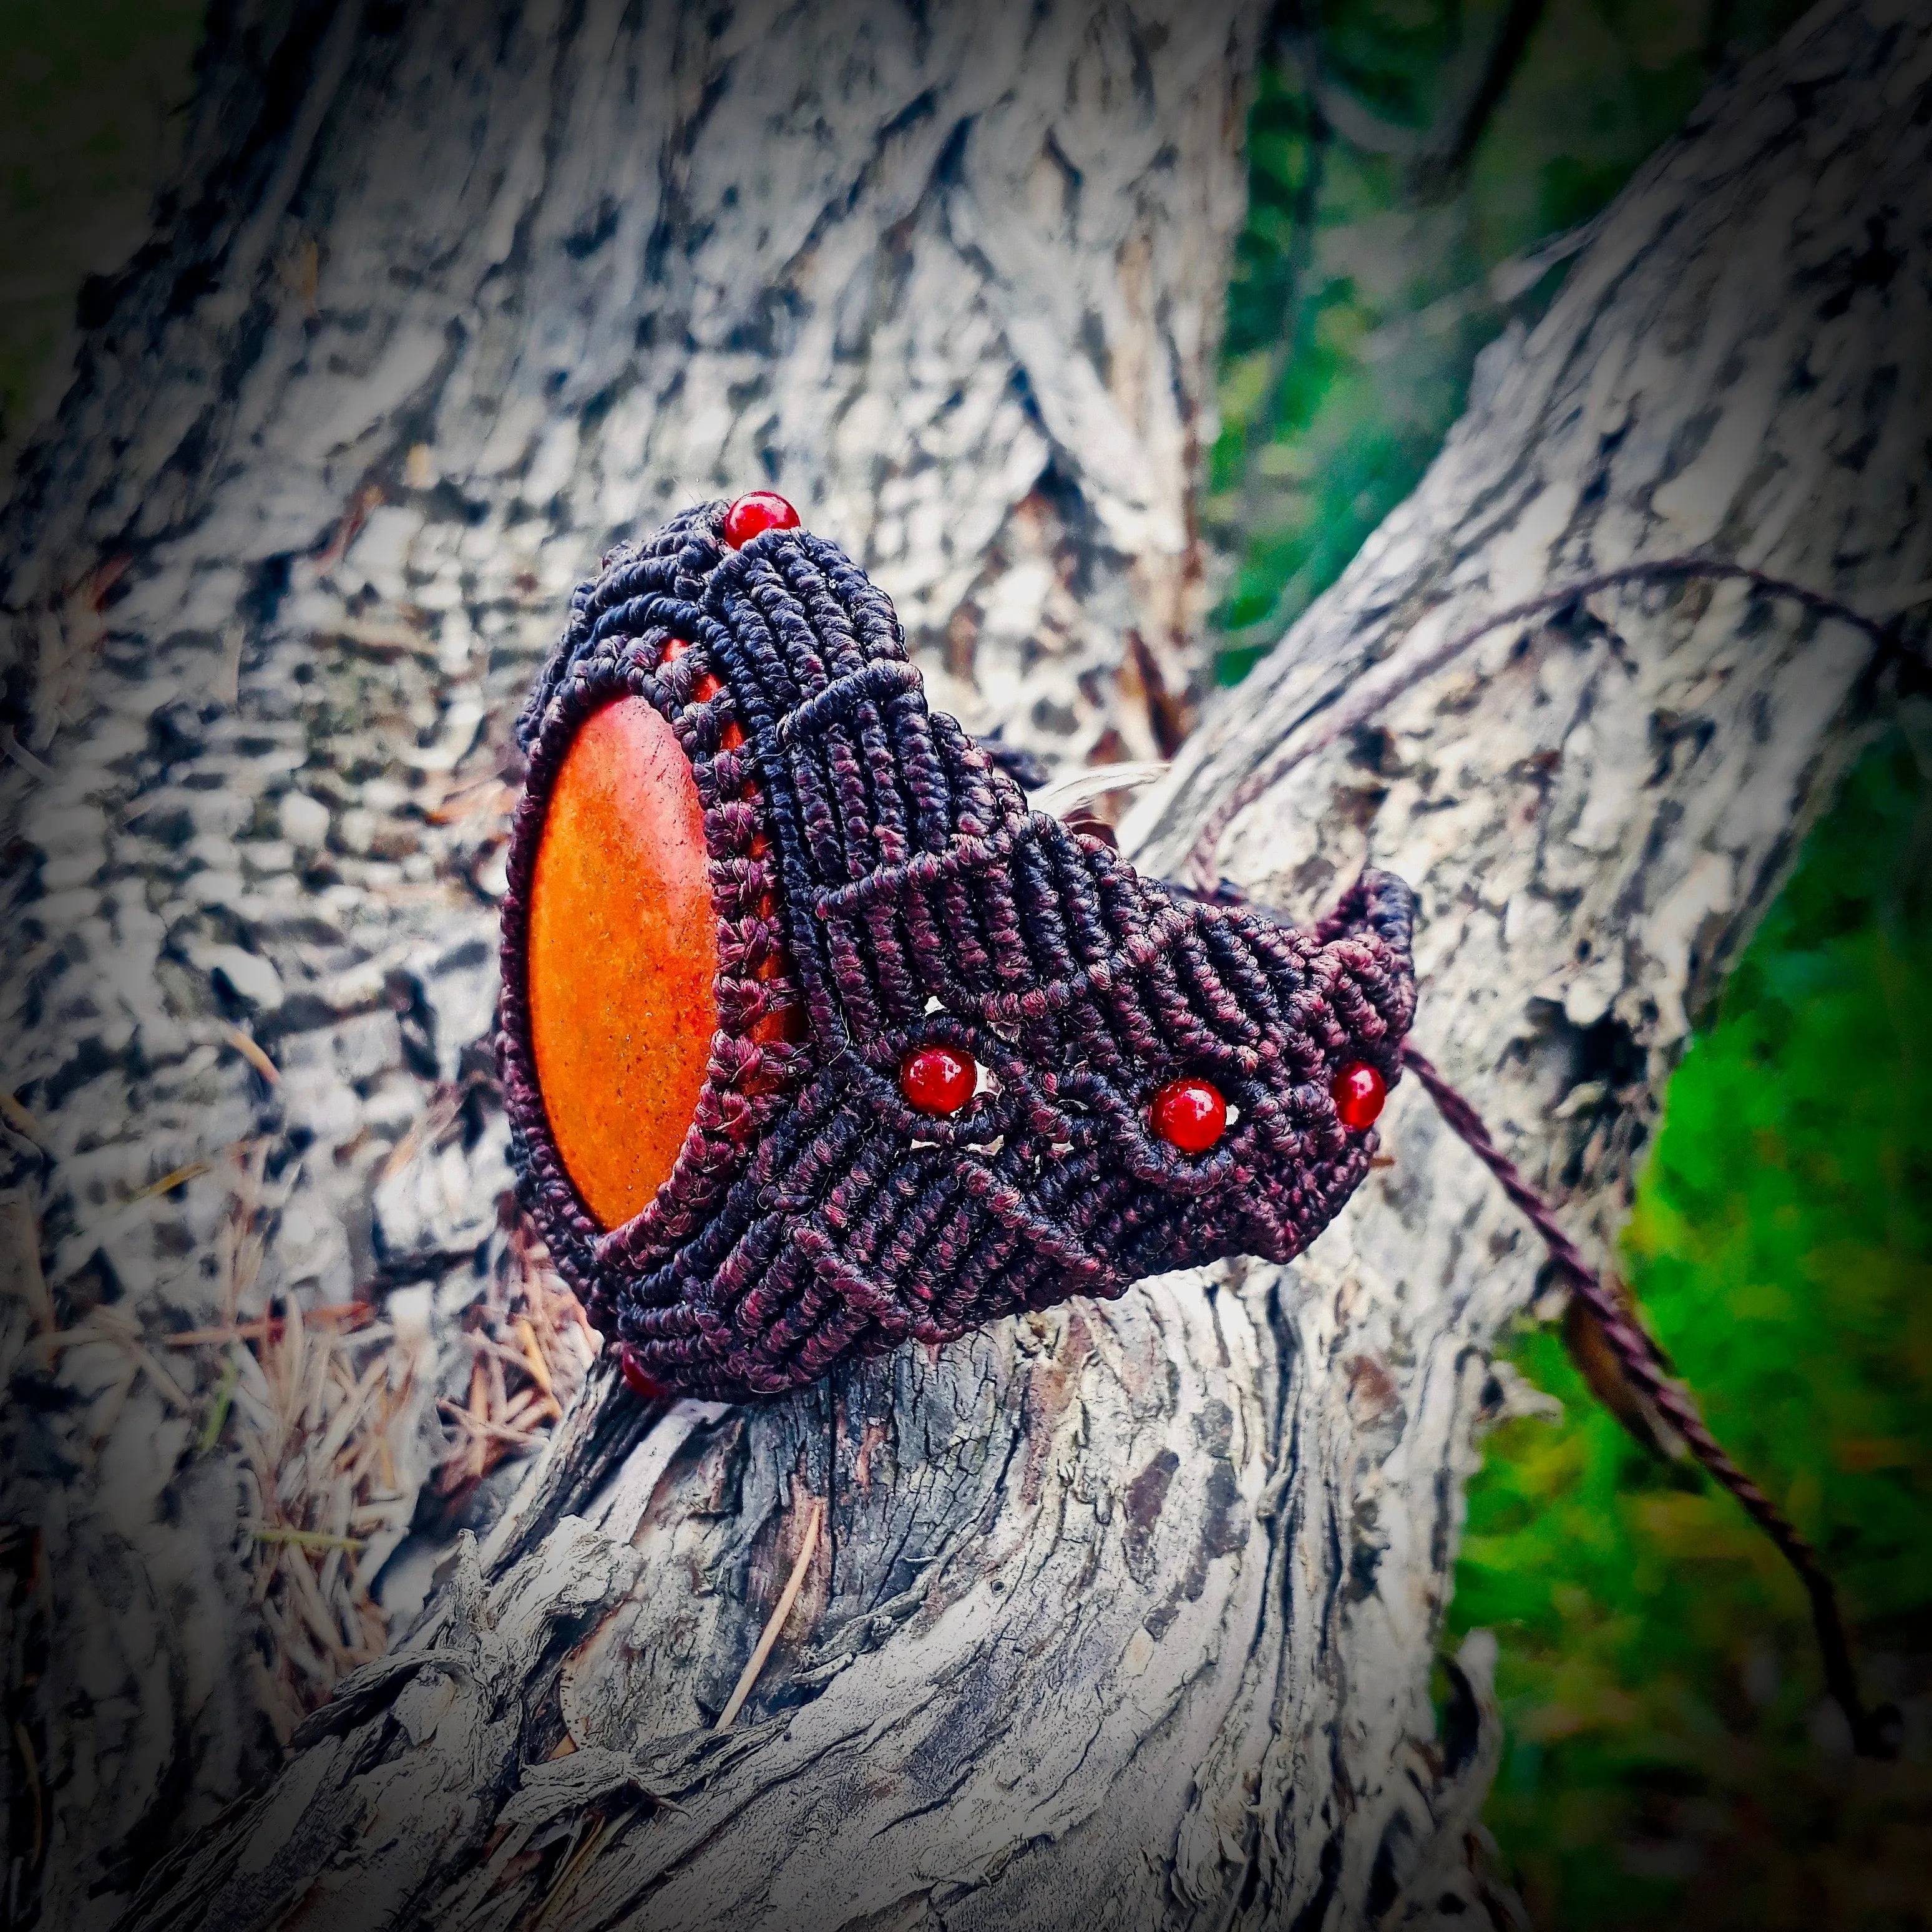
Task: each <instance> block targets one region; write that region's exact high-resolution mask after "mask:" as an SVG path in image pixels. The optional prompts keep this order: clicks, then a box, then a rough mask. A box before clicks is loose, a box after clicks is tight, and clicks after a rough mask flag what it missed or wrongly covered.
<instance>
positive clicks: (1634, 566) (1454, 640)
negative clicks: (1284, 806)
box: [1187, 556, 1898, 892]
mask: <svg viewBox="0 0 1932 1932" xmlns="http://www.w3.org/2000/svg"><path fill="white" fill-rule="evenodd" d="M1699 579H1704V580H1711V579H1715V580H1719V581H1730V582H1736V583H1748V584H1750V585H1751V587H1752V588H1753V589H1755V590H1757V591H1760V592H1762V593H1763V595H1766V596H1769V597H1782V598H1788V599H1790V601H1792V602H1793V603H1796V604H1802V606H1803V607H1804V608H1805V609H1806V610H1809V611H1811V612H1812V613H1814V615H1815V616H1820V617H1835V618H1837V619H1839V620H1840V621H1841V622H1843V623H1846V624H1849V625H1851V626H1852V628H1853V629H1854V630H1856V631H1862V632H1863V633H1864V634H1865V635H1866V636H1867V637H1869V638H1870V640H1872V642H1873V644H1874V645H1875V646H1876V647H1877V648H1878V649H1879V650H1880V651H1888V650H1890V649H1892V648H1894V646H1895V645H1896V643H1897V637H1898V629H1897V620H1896V619H1879V618H1876V617H1872V616H1867V614H1866V613H1864V611H1861V610H1857V609H1855V608H1854V607H1852V605H1851V604H1846V603H1845V602H1843V601H1842V600H1841V599H1840V598H1836V597H1833V596H1832V595H1829V593H1828V592H1825V591H1822V590H1817V589H1813V588H1812V587H1811V586H1810V585H1809V584H1805V583H1794V582H1793V581H1792V580H1790V578H1788V577H1774V576H1772V574H1770V573H1769V571H1763V570H1759V569H1757V568H1754V567H1753V566H1752V565H1750V564H1747V563H1732V562H1727V561H1725V560H1724V559H1721V558H1717V557H1698V556H1667V557H1658V558H1654V559H1652V560H1650V561H1649V562H1643V563H1627V564H1623V565H1619V567H1618V568H1616V569H1615V570H1606V571H1599V572H1598V574H1597V575H1595V576H1594V577H1577V578H1576V579H1574V580H1572V581H1571V582H1570V583H1563V584H1559V585H1558V586H1556V589H1553V590H1546V591H1544V592H1542V593H1541V595H1538V596H1535V597H1532V598H1529V599H1528V601H1526V602H1524V603H1521V604H1511V606H1510V607H1509V608H1508V610H1499V611H1496V612H1495V613H1493V614H1492V615H1491V616H1487V617H1485V618H1484V619H1482V621H1481V622H1480V623H1476V624H1472V625H1470V626H1469V628H1468V629H1467V630H1466V631H1458V632H1457V634H1456V635H1455V636H1454V637H1450V638H1448V639H1447V640H1445V641H1444V642H1443V643H1440V644H1438V645H1437V646H1436V648H1435V649H1433V650H1430V651H1425V652H1424V653H1423V654H1422V655H1421V657H1420V658H1418V659H1417V660H1416V661H1415V663H1414V664H1403V665H1402V666H1400V667H1399V668H1397V669H1396V670H1392V671H1391V673H1389V674H1388V676H1385V677H1384V678H1382V679H1380V680H1377V679H1374V678H1373V677H1370V678H1365V679H1363V680H1362V681H1361V682H1359V683H1358V684H1357V685H1355V688H1354V689H1353V691H1352V692H1351V694H1349V697H1347V698H1346V700H1344V701H1343V703H1341V704H1340V705H1339V706H1337V707H1336V709H1335V710H1334V712H1332V713H1331V715H1329V717H1328V719H1327V721H1326V722H1325V723H1324V724H1323V725H1322V728H1321V729H1320V730H1319V731H1317V732H1316V733H1314V734H1313V736H1310V737H1309V738H1307V739H1304V740H1302V741H1301V742H1300V743H1298V744H1295V743H1289V744H1286V745H1283V746H1282V747H1281V748H1280V750H1279V751H1277V752H1276V754H1274V756H1273V757H1268V758H1265V759H1264V760H1262V763H1260V764H1259V765H1257V766H1256V767H1255V769H1253V771H1252V772H1250V773H1249V774H1248V775H1247V777H1246V778H1244V779H1243V780H1242V781H1241V783H1240V784H1238V785H1237V786H1236V787H1235V789H1234V790H1232V792H1230V793H1229V794H1228V796H1227V797H1226V799H1223V801H1222V802H1221V803H1220V805H1217V807H1216V808H1214V811H1211V813H1209V814H1208V817H1207V818H1206V820H1205V821H1204V822H1203V823H1202V827H1201V829H1200V831H1199V832H1198V833H1197V834H1196V836H1195V840H1194V842H1193V844H1192V845H1191V846H1190V847H1189V848H1188V852H1187V876H1188V877H1189V878H1190V879H1191V880H1193V881H1194V883H1196V885H1197V886H1199V887H1200V889H1202V890H1203V891H1204V892H1206V891H1212V890H1213V889H1214V886H1215V884H1216V882H1217V880H1218V878H1219V877H1220V872H1219V869H1218V868H1219V857H1220V850H1221V841H1222V840H1223V838H1225V837H1226V835H1227V831H1228V828H1229V826H1230V825H1232V823H1234V822H1235V820H1236V819H1237V818H1238V817H1240V816H1241V814H1242V813H1243V812H1244V811H1247V808H1248V807H1249V806H1250V805H1253V803H1254V802H1255V801H1256V799H1258V798H1259V797H1260V796H1262V793H1264V792H1265V791H1267V790H1268V788H1269V787H1271V786H1272V785H1275V784H1279V783H1280V781H1282V779H1283V778H1286V776H1287V775H1288V774H1289V772H1292V771H1293V770H1294V769H1295V767H1296V766H1298V765H1300V764H1301V763H1304V762H1305V761H1306V760H1308V759H1310V758H1312V757H1313V756H1314V755H1315V754H1316V752H1318V751H1325V750H1326V749H1327V748H1328V746H1330V745H1332V744H1334V742H1336V741H1337V739H1340V738H1345V737H1346V736H1348V734H1349V733H1350V732H1351V731H1355V730H1360V729H1361V727H1362V726H1363V725H1364V724H1369V723H1370V722H1372V721H1373V720H1374V719H1375V718H1376V717H1377V716H1378V715H1379V714H1380V713H1381V712H1383V711H1385V709H1388V706H1390V705H1391V704H1393V703H1394V702H1395V700H1397V698H1399V697H1402V696H1403V694H1405V693H1406V692H1408V691H1412V690H1414V689H1415V687H1416V686H1417V685H1418V684H1420V683H1421V682H1422V681H1423V680H1424V679H1425V678H1427V677H1430V676H1433V675H1434V674H1435V673H1436V672H1437V671H1439V670H1441V669H1442V667H1443V666H1444V665H1445V664H1448V663H1450V662H1451V661H1453V660H1454V659H1455V658H1459V657H1460V656H1461V655H1463V652H1465V651H1466V650H1469V649H1472V648H1473V647H1474V646H1475V645H1477V644H1479V643H1481V642H1482V640H1484V638H1485V637H1489V636H1491V635H1492V634H1493V633H1495V632H1496V631H1501V630H1505V629H1507V628H1508V626H1509V625H1511V624H1520V623H1524V622H1527V621H1528V620H1529V619H1530V618H1532V617H1541V616H1545V615H1546V614H1547V613H1549V612H1550V611H1552V610H1562V608H1563V607H1565V605H1566V604H1574V603H1575V602H1577V600H1578V599H1579V598H1584V597H1593V596H1595V595H1596V594H1597V593H1598V592H1599V591H1602V590H1614V589H1617V588H1618V587H1619V586H1621V585H1623V584H1626V583H1683V582H1689V581H1691V580H1699Z"/></svg>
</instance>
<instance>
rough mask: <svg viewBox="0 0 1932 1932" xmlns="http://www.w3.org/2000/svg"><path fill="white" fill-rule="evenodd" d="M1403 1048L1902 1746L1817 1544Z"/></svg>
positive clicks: (1835, 1671) (1846, 1683)
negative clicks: (1860, 1663) (1868, 1680)
mask: <svg viewBox="0 0 1932 1932" xmlns="http://www.w3.org/2000/svg"><path fill="white" fill-rule="evenodd" d="M1402 1058H1403V1065H1404V1066H1405V1067H1407V1068H1408V1069H1409V1071H1410V1072H1411V1073H1413V1074H1414V1075H1415V1077H1416V1079H1418V1081H1420V1082H1421V1084H1422V1085H1423V1087H1424V1089H1425V1090H1426V1091H1427V1093H1428V1094H1429V1097H1430V1099H1431V1100H1433V1101H1434V1102H1435V1103H1436V1106H1437V1108H1438V1109H1439V1110H1440V1112H1441V1113H1442V1118H1443V1119H1444V1120H1445V1121H1447V1122H1448V1124H1449V1127H1450V1128H1451V1130H1452V1131H1453V1132H1454V1133H1455V1135H1456V1136H1457V1139H1460V1140H1461V1141H1462V1142H1463V1144H1464V1145H1466V1147H1467V1148H1469V1151H1470V1152H1471V1153H1472V1154H1474V1155H1475V1157H1476V1158H1477V1159H1478V1160H1480V1161H1481V1163H1483V1165H1484V1166H1485V1167H1487V1169H1489V1170H1490V1172H1491V1173H1492V1174H1493V1175H1495V1176H1496V1179H1497V1181H1499V1183H1500V1184H1502V1190H1503V1192H1504V1193H1505V1194H1507V1195H1508V1196H1509V1198H1510V1199H1511V1201H1512V1202H1514V1203H1515V1204H1516V1206H1517V1208H1518V1210H1519V1211H1520V1212H1521V1213H1522V1214H1523V1217H1524V1218H1525V1219H1526V1220H1528V1221H1529V1223H1530V1225H1531V1226H1532V1227H1533V1228H1535V1230H1536V1232H1538V1234H1539V1235H1541V1236H1542V1238H1543V1241H1544V1246H1545V1247H1547V1248H1548V1249H1549V1250H1550V1259H1552V1260H1553V1262H1556V1266H1557V1268H1558V1269H1559V1271H1560V1272H1561V1273H1562V1275H1563V1277H1564V1278H1565V1280H1567V1281H1568V1283H1569V1285H1570V1288H1571V1292H1572V1293H1573V1294H1574V1295H1577V1296H1578V1297H1579V1298H1580V1299H1581V1300H1582V1301H1583V1303H1584V1304H1585V1305H1586V1307H1588V1308H1589V1311H1590V1313H1592V1315H1593V1316H1595V1318H1596V1319H1597V1322H1598V1325H1599V1326H1600V1327H1601V1329H1602V1331H1603V1333H1604V1340H1606V1341H1607V1343H1609V1345H1610V1349H1611V1351H1612V1352H1613V1354H1614V1355H1616V1358H1617V1361H1618V1362H1619V1364H1620V1365H1621V1366H1622V1369H1623V1370H1624V1373H1625V1374H1626V1375H1627V1376H1629V1378H1630V1379H1631V1382H1633V1383H1634V1384H1635V1385H1637V1388H1640V1390H1642V1391H1643V1393H1644V1394H1645V1395H1646V1396H1647V1397H1649V1399H1650V1400H1651V1401H1652V1402H1653V1403H1655V1404H1656V1406H1657V1407H1658V1409H1660V1410H1661V1412H1663V1414H1664V1415H1665V1416H1667V1418H1669V1420H1670V1424H1671V1427H1673V1428H1674V1429H1675V1430H1676V1431H1677V1432H1678V1433H1679V1435H1681V1436H1682V1437H1683V1438H1684V1439H1685V1442H1687V1443H1688V1445H1690V1449H1691V1454H1693V1455H1694V1456H1695V1457H1697V1460H1698V1461H1699V1462H1700V1463H1702V1464H1703V1466H1704V1468H1705V1469H1707V1470H1708V1471H1709V1472H1710V1474H1711V1475H1712V1476H1713V1477H1714V1478H1715V1479H1716V1480H1717V1481H1718V1483H1719V1484H1721V1486H1722V1487H1724V1488H1725V1489H1726V1490H1729V1491H1730V1493H1731V1494H1732V1495H1733V1496H1735V1497H1736V1499H1737V1500H1738V1502H1739V1504H1740V1505H1742V1507H1743V1508H1744V1510H1745V1514H1747V1515H1748V1516H1749V1517H1750V1518H1751V1520H1752V1521H1753V1522H1754V1523H1756V1524H1757V1526H1758V1528H1759V1529H1761V1530H1762V1531H1763V1532H1764V1533H1765V1535H1766V1536H1767V1537H1769V1538H1770V1539H1771V1541H1772V1544H1774V1545H1775V1546H1776V1547H1777V1549H1778V1553H1779V1554H1780V1555H1781V1556H1783V1557H1784V1560H1785V1561H1786V1562H1787V1563H1788V1564H1790V1566H1791V1568H1793V1571H1796V1573H1797V1576H1798V1580H1799V1582H1800V1583H1802V1584H1803V1585H1804V1586H1805V1595H1807V1596H1808V1598H1810V1600H1811V1622H1812V1626H1813V1628H1814V1630H1815V1631H1816V1632H1817V1639H1818V1650H1819V1654H1820V1657H1821V1658H1822V1659H1823V1663H1824V1667H1825V1682H1826V1685H1827V1686H1828V1687H1829V1689H1830V1691H1831V1693H1832V1697H1834V1698H1835V1699H1836V1700H1837V1701H1838V1705H1839V1706H1840V1708H1841V1709H1843V1712H1844V1714H1845V1716H1846V1720H1847V1721H1849V1724H1850V1725H1851V1728H1852V1742H1853V1744H1854V1745H1855V1746H1856V1748H1858V1751H1859V1752H1860V1753H1861V1754H1862V1755H1864V1756H1865V1757H1891V1755H1893V1754H1894V1752H1895V1751H1896V1749H1897V1728H1898V1714H1897V1712H1896V1710H1894V1709H1892V1708H1891V1706H1884V1707H1882V1708H1881V1709H1879V1710H1876V1711H1870V1710H1867V1709H1866V1707H1865V1706H1864V1702H1863V1701H1862V1700H1861V1698H1860V1697H1859V1694H1858V1673H1857V1671H1856V1670H1855V1668H1854V1667H1853V1665H1852V1652H1851V1644H1850V1640H1849V1638H1848V1637H1847V1636H1846V1631H1845V1623H1844V1618H1843V1614H1842V1613H1841V1611H1840V1610H1839V1607H1838V1597H1837V1594H1836V1592H1835V1591H1834V1590H1833V1589H1832V1580H1831V1578H1830V1577H1828V1576H1827V1575H1826V1573H1825V1569H1824V1566H1823V1565H1822V1564H1821V1563H1820V1561H1819V1559H1818V1553H1817V1551H1816V1550H1814V1549H1813V1548H1812V1547H1811V1544H1809V1543H1808V1541H1806V1540H1805V1538H1804V1537H1802V1535H1799V1532H1798V1530H1797V1529H1796V1527H1795V1526H1793V1524H1792V1523H1791V1522H1790V1520H1788V1519H1787V1517H1786V1516H1785V1515H1784V1512H1783V1511H1781V1510H1780V1509H1779V1508H1778V1505H1776V1504H1775V1503H1774V1502H1772V1500H1771V1499H1770V1498H1769V1496H1766V1494H1765V1493H1764V1492H1763V1490H1761V1489H1760V1488H1759V1487H1758V1486H1757V1484H1755V1483H1754V1482H1753V1481H1751V1478H1749V1477H1748V1476H1747V1475H1745V1473H1744V1472H1743V1471H1742V1470H1741V1469H1739V1467H1738V1466H1737V1465H1736V1463H1733V1461H1732V1460H1731V1459H1730V1457H1729V1456H1728V1455H1727V1454H1725V1452H1724V1447H1723V1445H1721V1443H1720V1442H1718V1439H1717V1438H1716V1437H1715V1436H1713V1435H1712V1433H1711V1431H1710V1428H1709V1425H1708V1424H1706V1422H1705V1421H1704V1418H1703V1413H1702V1412H1701V1411H1700V1409H1698V1407H1697V1403H1695V1402H1694V1400H1692V1399H1691V1396H1690V1395H1689V1394H1688V1392H1687V1391H1685V1389H1684V1388H1682V1385H1680V1384H1679V1383H1678V1382H1676V1380H1675V1379H1673V1377H1672V1376H1671V1375H1670V1373H1669V1372H1668V1370H1667V1369H1666V1367H1665V1366H1664V1361H1663V1358H1661V1355H1659V1353H1658V1348H1657V1344H1656V1343H1655V1342H1653V1341H1652V1340H1651V1338H1650V1337H1649V1334H1647V1333H1646V1331H1644V1329H1643V1328H1641V1327H1640V1325H1638V1323H1637V1322H1636V1321H1635V1319H1634V1318H1633V1317H1632V1316H1631V1313H1630V1312H1629V1310H1628V1309H1627V1308H1625V1306H1624V1304H1623V1303H1622V1301H1620V1300H1619V1298H1617V1297H1616V1295H1613V1294H1612V1293H1611V1292H1610V1289H1607V1287H1606V1286H1604V1280H1603V1277H1601V1275H1599V1274H1598V1273H1597V1271H1596V1270H1595V1269H1594V1268H1592V1267H1591V1266H1590V1265H1589V1262H1586V1260H1585V1259H1583V1256H1582V1254H1581V1253H1580V1252H1579V1251H1578V1250H1577V1245H1576V1244H1575V1243H1574V1241H1571V1238H1569V1236H1568V1235H1566V1234H1565V1232H1563V1229H1562V1227H1561V1226H1559V1224H1558V1222H1557V1220H1556V1214H1555V1213H1554V1212H1553V1210H1552V1208H1551V1207H1550V1203H1549V1202H1547V1201H1545V1200H1544V1198H1543V1197H1542V1196H1541V1195H1540V1194H1538V1193H1537V1192H1536V1190H1535V1189H1534V1188H1533V1187H1531V1186H1530V1185H1529V1183H1528V1182H1527V1181H1525V1180H1524V1178H1523V1175H1522V1173H1521V1172H1520V1170H1519V1169H1517V1165H1516V1163H1514V1161H1512V1160H1511V1159H1510V1158H1509V1157H1508V1155H1506V1154H1504V1153H1502V1151H1501V1150H1500V1149H1499V1148H1498V1147H1497V1146H1496V1142H1494V1141H1493V1139H1491V1138H1490V1130H1489V1129H1488V1128H1487V1127H1486V1126H1484V1123H1483V1120H1482V1117H1481V1115H1479V1114H1478V1112H1476V1110H1475V1108H1474V1107H1472V1106H1471V1105H1470V1104H1469V1102H1468V1101H1467V1100H1465V1099H1464V1098H1463V1096H1462V1095H1461V1094H1459V1093H1458V1092H1457V1091H1456V1089H1455V1088H1454V1087H1452V1086H1451V1085H1450V1084H1449V1083H1448V1081H1446V1080H1445V1079H1443V1077H1442V1074H1441V1073H1439V1072H1438V1071H1437V1070H1436V1067H1434V1066H1433V1064H1431V1063H1430V1061H1429V1060H1428V1059H1427V1058H1425V1057H1424V1055H1422V1054H1421V1052H1418V1050H1417V1049H1416V1048H1415V1046H1413V1045H1411V1044H1409V1043H1407V1042H1405V1043H1403V1052H1402Z"/></svg>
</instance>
